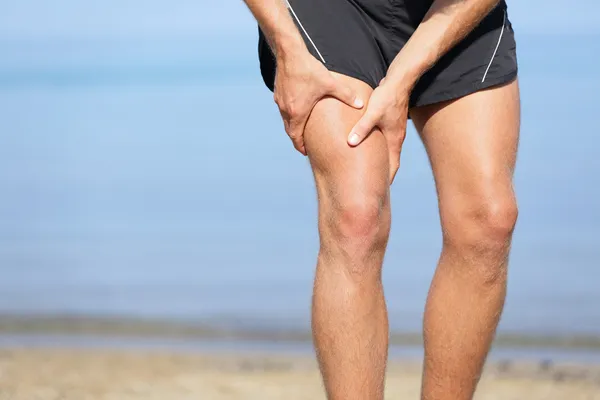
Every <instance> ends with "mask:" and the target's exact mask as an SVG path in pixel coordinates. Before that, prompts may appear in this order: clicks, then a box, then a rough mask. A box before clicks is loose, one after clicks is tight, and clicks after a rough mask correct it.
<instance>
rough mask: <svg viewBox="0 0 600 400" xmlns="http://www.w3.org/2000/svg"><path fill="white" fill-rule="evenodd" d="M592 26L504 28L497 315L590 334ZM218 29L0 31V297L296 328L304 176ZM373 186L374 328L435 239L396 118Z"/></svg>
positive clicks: (304, 315)
mask: <svg viewBox="0 0 600 400" xmlns="http://www.w3.org/2000/svg"><path fill="white" fill-rule="evenodd" d="M253 33H254V32H253ZM598 39H600V38H599V37H598V35H592V34H589V35H585V34H578V35H571V36H560V37H559V36H556V37H553V36H549V35H538V36H536V35H521V36H518V40H519V43H518V46H519V47H518V51H519V58H520V71H521V74H520V80H521V89H522V99H523V123H522V137H521V147H520V155H519V164H518V170H517V174H516V188H517V192H518V196H519V202H520V212H521V214H520V221H519V226H518V228H517V232H516V235H515V240H514V250H513V254H512V258H511V269H510V283H509V285H510V286H509V295H508V300H507V306H506V311H505V314H504V319H503V321H502V323H501V330H503V331H509V332H526V333H540V332H549V333H557V334H570V333H588V334H598V335H600V261H599V260H600V200H599V196H600V178H599V176H600V158H599V157H598V148H599V147H600V138H599V136H598V121H597V115H598V106H599V102H598V93H599V92H600V76H599V75H598V73H597V68H596V65H597V62H598V57H599V56H598V52H597V51H590V49H594V48H597V43H598ZM223 40H224V41H228V42H227V43H228V46H229V47H228V46H225V45H224V44H223V42H220V43H215V42H214V41H209V40H204V41H203V40H195V39H194V38H188V39H181V38H179V39H169V40H166V39H165V40H162V41H155V40H153V41H149V40H142V39H139V40H137V39H136V40H133V39H131V40H129V41H120V40H108V39H106V40H97V41H93V40H91V39H90V40H87V41H86V40H76V39H73V40H70V41H60V40H50V39H49V40H48V41H41V42H40V41H27V40H22V41H16V40H13V41H11V40H4V41H0V54H3V56H2V57H1V58H0V188H1V189H0V190H1V192H0V275H1V276H2V278H1V279H0V313H29V314H83V315H117V316H136V317H157V318H189V319H194V320H202V319H219V320H230V321H245V322H249V323H264V324H272V325H282V326H298V327H305V326H306V324H307V323H308V318H309V300H310V290H311V280H312V276H313V268H314V262H315V256H316V252H317V243H318V238H317V232H316V226H315V217H316V201H315V192H314V188H313V184H312V176H311V174H310V171H309V168H308V164H307V161H306V160H305V159H304V158H303V157H301V156H299V155H298V154H296V153H295V151H294V150H293V148H292V146H291V144H290V142H289V140H288V138H287V137H286V135H285V133H284V131H283V128H282V124H281V122H280V120H279V116H278V113H277V110H276V108H275V106H274V104H273V103H272V96H271V94H270V93H269V92H268V91H267V90H266V89H265V88H264V86H263V85H262V82H261V80H260V75H259V73H258V71H257V60H256V54H255V38H254V37H253V36H248V37H243V38H242V37H235V38H225V39H223ZM223 47H225V48H229V49H230V50H229V51H227V52H225V53H221V55H220V56H219V57H211V56H209V55H207V54H213V53H211V52H213V51H216V50H215V49H216V48H223ZM556 48H560V49H561V53H560V55H559V54H557V53H556ZM392 196H393V199H392V201H393V212H394V222H393V228H392V237H391V240H390V244H389V251H388V255H387V258H386V265H385V275H384V279H385V286H386V296H387V299H388V304H389V310H390V318H391V325H392V327H393V329H395V330H399V331H415V330H418V329H419V327H420V324H421V313H422V309H423V304H424V300H425V296H426V293H427V289H428V285H429V281H430V279H431V276H432V274H433V271H434V267H435V263H436V260H437V257H438V255H439V251H440V246H441V237H440V230H439V224H438V217H437V209H436V199H435V191H434V186H433V180H432V176H431V172H430V170H429V166H428V163H427V160H426V156H425V153H424V151H423V148H422V145H421V144H420V142H419V140H418V138H417V135H416V134H415V132H414V129H412V127H411V128H410V131H409V135H408V139H407V143H406V145H405V149H404V154H403V169H402V170H401V172H400V174H399V176H398V178H397V182H396V183H395V184H394V187H393V195H392Z"/></svg>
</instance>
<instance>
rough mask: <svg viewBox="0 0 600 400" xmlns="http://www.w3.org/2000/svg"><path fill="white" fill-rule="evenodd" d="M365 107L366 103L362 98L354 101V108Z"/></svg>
mask: <svg viewBox="0 0 600 400" xmlns="http://www.w3.org/2000/svg"><path fill="white" fill-rule="evenodd" d="M364 105H365V102H364V101H362V99H361V98H358V97H357V98H356V99H354V107H358V108H362V107H363V106H364Z"/></svg>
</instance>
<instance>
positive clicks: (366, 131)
mask: <svg viewBox="0 0 600 400" xmlns="http://www.w3.org/2000/svg"><path fill="white" fill-rule="evenodd" d="M378 122H379V117H378V116H377V114H375V113H373V112H369V111H368V110H367V112H366V113H365V114H364V115H363V116H362V117H361V119H360V120H359V121H358V122H357V123H356V125H354V128H352V130H351V131H350V134H349V135H348V144H350V145H351V146H357V145H358V144H360V143H361V142H362V141H363V140H365V138H366V137H367V136H369V135H370V134H371V132H372V131H373V128H375V126H376V125H377V123H378Z"/></svg>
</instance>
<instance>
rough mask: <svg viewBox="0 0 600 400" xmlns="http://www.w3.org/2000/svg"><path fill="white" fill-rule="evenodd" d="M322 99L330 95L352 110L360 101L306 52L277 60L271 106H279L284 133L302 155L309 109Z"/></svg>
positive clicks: (304, 150) (360, 103)
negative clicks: (273, 100)
mask: <svg viewBox="0 0 600 400" xmlns="http://www.w3.org/2000/svg"><path fill="white" fill-rule="evenodd" d="M325 96H332V97H335V98H337V99H338V100H341V101H343V102H344V103H346V104H348V105H349V106H351V107H354V108H358V109H360V108H362V107H363V106H364V102H363V101H362V100H361V99H360V98H358V97H357V96H356V94H355V93H354V92H353V91H352V90H351V89H350V88H348V87H346V86H345V85H343V84H342V83H341V82H340V81H338V80H337V79H336V78H335V77H334V76H333V74H332V73H331V72H329V71H328V70H327V68H325V66H324V65H323V64H322V63H321V62H319V61H318V60H317V59H316V58H314V57H313V56H312V55H311V54H310V53H308V52H307V51H304V52H297V53H296V54H294V55H293V56H292V57H286V56H281V57H278V60H277V73H276V76H275V91H274V99H275V103H277V106H278V107H279V111H280V113H281V116H282V117H283V123H284V127H285V131H286V132H287V134H288V135H289V137H290V138H291V139H292V142H293V143H294V147H295V148H296V150H298V151H299V152H300V153H302V154H304V155H306V149H305V147H304V128H305V127H306V122H307V120H308V117H309V116H310V113H311V112H312V109H313V107H314V106H315V104H317V102H318V101H319V100H321V99H322V98H323V97H325Z"/></svg>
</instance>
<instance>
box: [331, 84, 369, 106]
mask: <svg viewBox="0 0 600 400" xmlns="http://www.w3.org/2000/svg"><path fill="white" fill-rule="evenodd" d="M327 92H328V93H327V94H329V95H330V96H333V97H335V98H336V99H338V100H341V101H342V102H344V103H346V104H347V105H349V106H350V107H354V108H358V109H360V108H363V107H364V105H365V102H364V101H363V100H362V99H361V98H360V97H358V96H357V95H356V94H355V93H354V91H353V90H352V89H350V88H349V87H347V86H345V85H343V84H342V83H341V82H339V81H338V80H337V79H335V78H333V77H332V78H331V84H330V87H329V90H328V91H327Z"/></svg>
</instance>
